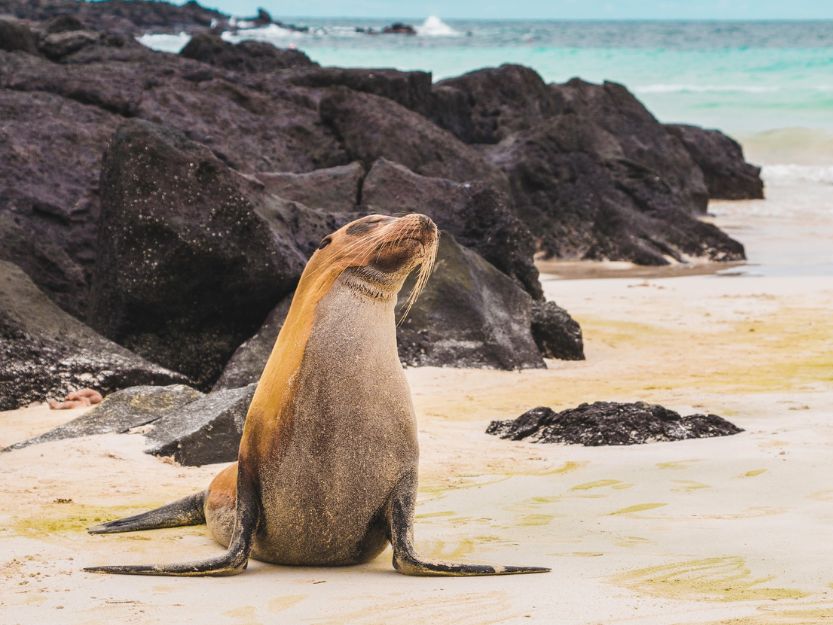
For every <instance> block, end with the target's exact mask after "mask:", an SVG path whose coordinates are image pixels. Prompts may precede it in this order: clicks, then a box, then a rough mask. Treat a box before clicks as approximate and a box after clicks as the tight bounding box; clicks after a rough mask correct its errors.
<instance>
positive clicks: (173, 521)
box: [87, 492, 205, 534]
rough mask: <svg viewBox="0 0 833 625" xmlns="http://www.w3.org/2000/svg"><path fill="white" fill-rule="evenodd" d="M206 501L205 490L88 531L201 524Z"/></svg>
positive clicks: (203, 521) (130, 530) (105, 531)
mask: <svg viewBox="0 0 833 625" xmlns="http://www.w3.org/2000/svg"><path fill="white" fill-rule="evenodd" d="M204 503H205V492H201V493H196V494H194V495H189V496H188V497H184V498H182V499H179V500H177V501H175V502H173V503H169V504H168V505H166V506H162V507H161V508H156V509H155V510H150V511H149V512H143V513H142V514H136V515H133V516H129V517H125V518H124V519H118V520H116V521H108V522H107V523H102V524H101V525H96V526H94V527H91V528H89V529H88V530H87V531H88V532H89V533H90V534H115V533H118V532H137V531H139V530H155V529H160V528H163V527H180V526H183V525H200V524H201V523H205V511H204V510H203V504H204Z"/></svg>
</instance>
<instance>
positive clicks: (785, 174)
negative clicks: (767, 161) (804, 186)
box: [761, 165, 833, 185]
mask: <svg viewBox="0 0 833 625" xmlns="http://www.w3.org/2000/svg"><path fill="white" fill-rule="evenodd" d="M761 176H762V177H763V179H764V182H818V183H821V184H829V185H833V165H764V167H763V168H762V169H761Z"/></svg>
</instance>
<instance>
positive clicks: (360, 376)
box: [85, 214, 549, 575]
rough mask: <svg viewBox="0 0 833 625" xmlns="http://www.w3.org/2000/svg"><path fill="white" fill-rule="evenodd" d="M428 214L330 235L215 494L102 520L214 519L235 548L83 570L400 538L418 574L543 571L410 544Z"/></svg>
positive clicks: (298, 561)
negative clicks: (405, 352) (407, 315)
mask: <svg viewBox="0 0 833 625" xmlns="http://www.w3.org/2000/svg"><path fill="white" fill-rule="evenodd" d="M437 241H438V233H437V227H436V225H434V222H432V221H431V220H430V219H429V218H428V217H426V216H424V215H418V214H411V215H406V216H404V217H399V218H395V217H388V216H383V215H369V216H366V217H363V218H361V219H358V220H356V221H354V222H352V223H350V224H347V225H346V226H344V227H343V228H341V229H340V230H338V231H336V232H334V233H333V234H330V235H328V236H326V237H324V239H323V240H322V241H321V244H320V246H319V248H318V249H317V250H316V251H315V253H314V254H313V255H312V257H311V258H310V260H309V262H308V263H307V266H306V268H305V269H304V272H303V275H302V276H301V280H300V282H299V283H298V288H297V290H296V292H295V296H294V298H293V300H292V305H291V306H290V309H289V313H288V315H287V317H286V322H285V323H284V325H283V328H282V329H281V331H280V334H279V335H278V339H277V341H276V343H275V347H274V348H273V350H272V353H271V355H270V357H269V360H268V362H267V363H266V367H265V368H264V370H263V374H262V376H261V378H260V381H259V383H258V386H257V390H256V392H255V395H254V397H253V399H252V402H251V406H250V407H249V411H248V413H247V416H246V422H245V424H244V428H243V435H242V438H241V441H240V450H239V454H238V461H237V462H236V463H235V464H232V465H231V466H229V467H227V468H226V469H224V470H223V471H221V472H220V473H219V474H218V475H217V477H216V478H215V479H214V480H213V481H212V482H211V485H210V486H209V487H208V490H206V491H205V492H202V493H197V494H195V495H191V496H190V497H186V498H184V499H181V500H179V501H177V502H174V503H172V504H169V505H167V506H163V507H162V508H158V509H156V510H152V511H150V512H146V513H144V514H139V515H136V516H132V517H128V518H125V519H121V520H117V521H111V522H109V523H104V524H102V525H98V526H96V527H93V528H90V530H89V531H90V532H91V533H93V534H104V533H111V532H127V531H134V530H144V529H153V528H160V527H174V526H180V525H195V524H199V523H207V525H208V528H209V530H210V532H211V534H212V536H213V537H214V538H215V539H216V540H217V541H218V542H219V543H220V544H222V545H224V546H225V547H227V551H226V553H225V554H223V555H221V556H218V557H214V558H210V559H207V560H202V561H195V562H188V563H183V564H168V565H139V566H130V565H128V566H99V567H92V568H87V569H85V570H87V571H92V572H101V573H124V574H135V575H234V574H236V573H240V572H242V571H243V570H244V569H245V568H246V565H247V563H248V560H249V557H254V558H255V559H257V560H262V561H266V562H273V563H277V564H287V565H312V566H338V565H348V564H358V563H361V562H367V561H368V560H371V559H372V558H374V557H375V556H376V555H378V554H379V553H380V552H381V551H382V550H383V549H384V548H385V546H386V545H387V543H388V542H390V543H391V544H392V546H393V565H394V567H395V568H396V570H397V571H399V572H400V573H405V574H407V575H503V574H511V573H541V572H546V571H548V570H549V569H546V568H540V567H518V566H503V567H502V566H489V565H474V564H452V563H445V562H428V561H425V560H423V559H421V558H420V557H419V556H418V555H417V553H416V552H415V550H414V547H413V543H412V533H413V519H414V504H415V501H416V492H417V463H418V456H419V450H418V446H417V427H416V418H415V415H414V409H413V405H412V403H411V394H410V389H409V388H408V383H407V380H406V378H405V375H404V372H403V370H402V366H401V364H400V362H399V357H398V354H397V349H396V328H395V318H394V312H395V311H394V308H395V305H396V300H397V294H398V292H399V290H400V289H401V288H402V285H403V283H404V282H405V279H406V278H407V276H408V275H409V274H410V273H411V272H412V271H413V270H414V269H415V268H416V267H417V266H420V267H421V269H420V271H419V274H418V276H417V279H416V284H415V287H414V289H413V291H412V292H411V295H410V297H409V300H408V307H410V305H411V304H413V301H414V299H415V298H416V296H417V295H418V294H419V291H420V290H421V288H422V287H423V286H424V284H425V281H426V280H427V278H428V275H429V273H430V271H431V268H432V265H433V263H434V258H435V255H436V251H437Z"/></svg>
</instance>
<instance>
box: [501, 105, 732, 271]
mask: <svg viewBox="0 0 833 625" xmlns="http://www.w3.org/2000/svg"><path fill="white" fill-rule="evenodd" d="M657 126H658V124H657ZM668 136H669V137H670V135H668ZM671 139H673V138H671ZM634 140H635V137H634ZM669 140H670V139H669ZM645 142H646V143H648V142H649V137H646V138H645ZM675 144H676V145H677V146H678V147H679V148H680V150H683V148H682V146H681V145H680V144H679V142H676V141H675ZM658 149H659V148H658ZM683 151H684V150H683ZM489 154H490V157H491V159H492V161H493V162H494V163H495V164H497V165H499V166H500V167H501V168H502V169H503V170H504V172H505V173H506V174H507V176H508V177H509V181H510V188H511V193H512V199H513V201H514V204H515V210H516V211H517V213H518V215H519V216H520V217H521V219H522V220H523V221H524V222H525V223H527V224H528V225H530V227H531V228H533V230H534V232H535V233H536V235H538V236H539V242H538V246H539V249H541V250H543V251H544V252H546V253H547V254H549V255H551V256H559V257H574V258H575V257H577V258H584V259H594V260H603V259H610V260H630V261H633V262H635V263H637V264H643V265H665V264H668V263H669V262H670V261H671V260H676V261H684V260H685V259H686V257H687V256H692V257H705V258H708V259H710V260H715V261H724V260H740V259H743V258H744V252H743V246H742V245H741V244H740V243H738V242H737V241H734V240H733V239H731V238H730V237H729V236H727V235H726V234H724V233H723V232H722V231H721V230H719V229H718V228H717V227H716V226H714V225H712V224H708V223H705V222H702V221H699V220H698V219H697V218H696V217H695V216H693V215H692V212H693V210H694V209H695V208H696V207H695V206H692V205H691V204H690V203H688V202H686V201H685V200H684V199H683V195H681V194H680V193H678V192H677V191H675V190H674V188H673V186H672V185H670V184H669V183H668V180H667V179H666V178H664V177H663V176H662V175H660V174H658V172H657V171H655V170H654V169H651V168H650V167H648V166H647V165H646V164H645V163H639V162H637V161H635V160H632V159H631V158H629V157H627V156H626V150H625V148H624V146H623V144H622V142H621V141H620V138H619V136H618V135H616V134H613V133H612V132H611V131H610V130H608V129H606V128H604V127H602V126H600V125H598V124H597V123H595V122H594V121H593V120H592V119H589V118H586V117H584V116H582V115H579V114H576V113H564V114H562V115H558V116H556V117H553V118H551V119H549V120H547V121H545V122H542V123H541V124H539V125H537V126H536V127H534V128H532V129H530V130H525V131H521V132H518V133H515V134H513V135H511V136H510V137H508V138H507V139H504V140H503V141H502V142H501V143H499V144H497V145H495V146H492V147H491V148H490V150H489ZM685 158H688V157H687V154H686V156H685ZM689 167H690V168H692V169H695V170H696V166H695V165H694V164H693V163H689ZM533 226H534V227H533Z"/></svg>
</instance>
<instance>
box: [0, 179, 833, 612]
mask: <svg viewBox="0 0 833 625" xmlns="http://www.w3.org/2000/svg"><path fill="white" fill-rule="evenodd" d="M804 191H805V195H804V196H803V197H805V198H806V197H812V196H807V195H806V193H811V192H817V193H819V194H822V195H823V193H824V191H825V189H824V188H823V187H819V188H816V189H815V191H813V190H812V189H805V190H804ZM791 193H792V191H791V190H790V189H789V188H787V187H783V186H778V185H777V184H775V185H771V186H770V188H768V194H769V196H770V198H771V199H770V200H767V201H766V202H741V203H733V204H721V203H717V204H714V205H713V207H712V208H713V212H715V213H716V215H717V220H718V223H719V225H720V226H721V227H723V228H725V229H726V230H727V231H728V232H729V233H730V234H732V235H733V236H737V237H738V238H739V239H740V240H742V241H743V242H744V243H745V244H746V246H747V252H748V255H749V258H750V263H749V265H744V266H740V267H733V268H731V269H728V270H724V271H723V272H722V273H718V274H716V275H714V274H713V275H691V276H688V277H664V276H662V274H653V275H648V274H644V273H643V274H642V275H636V276H635V275H628V274H627V273H621V274H618V275H619V276H621V277H615V275H613V276H611V274H610V272H612V271H616V269H615V268H614V269H610V268H608V269H609V271H608V273H607V274H604V275H605V277H601V278H596V279H588V278H586V277H579V279H569V280H567V279H559V278H556V277H554V276H551V275H544V276H542V278H543V280H542V283H543V285H544V289H545V292H546V295H547V297H548V298H551V299H554V300H555V301H557V302H558V303H559V304H561V305H563V306H565V307H566V308H568V309H569V310H570V312H571V313H572V314H573V315H574V316H575V317H576V319H577V320H578V321H579V322H580V323H581V325H582V328H583V331H584V336H585V345H586V353H587V360H586V361H583V362H564V361H549V362H548V365H549V367H548V369H546V370H531V371H524V372H521V373H517V372H502V371H484V370H461V369H438V368H422V369H409V370H408V372H407V375H408V378H409V380H410V382H411V385H412V389H413V393H414V401H415V405H416V409H417V413H418V416H419V422H420V438H421V440H420V442H421V446H422V456H421V485H420V499H419V504H418V509H417V514H418V523H417V533H416V541H417V545H418V546H419V548H420V549H421V551H422V552H423V553H424V554H426V555H429V556H432V557H443V558H448V559H459V560H464V561H472V562H493V563H500V564H532V565H545V566H549V567H552V569H553V571H552V573H550V574H546V575H535V576H522V577H503V578H458V579H440V578H424V579H423V578H410V577H405V576H401V575H397V574H396V573H395V572H394V571H393V570H392V568H391V565H390V557H391V556H390V551H389V550H388V551H386V552H385V553H383V554H382V555H381V556H380V557H379V558H377V559H376V560H375V561H373V562H372V563H370V564H368V565H365V566H358V567H350V568H342V569H317V568H288V567H279V566H272V565H264V564H261V563H258V562H252V563H251V565H250V567H249V570H248V571H247V572H246V573H245V574H243V575H241V576H238V577H234V578H222V579H164V578H130V579H129V580H127V579H125V578H122V577H107V576H98V575H91V574H85V573H83V572H82V571H81V567H83V566H87V565H93V564H113V563H147V562H154V561H175V560H183V559H192V558H198V557H202V556H207V555H210V554H213V553H216V552H218V550H219V547H218V546H217V545H216V544H214V543H213V542H212V540H211V539H210V538H209V537H208V536H207V534H206V532H205V529H204V527H199V526H198V527H192V528H176V529H169V530H159V531H154V532H144V533H136V534H124V535H111V536H89V535H87V534H86V532H85V531H84V528H85V527H87V526H88V525H91V524H94V523H96V522H98V521H102V520H108V519H112V518H116V517H120V516H124V515H126V514H131V513H135V512H139V511H143V510H145V509H148V508H150V507H153V506H156V505H159V504H162V503H165V502H167V501H170V500H173V499H175V498H178V497H181V496H183V495H185V494H188V493H191V492H193V491H196V490H198V489H202V488H204V487H205V486H206V484H207V483H208V481H209V480H210V479H211V477H212V476H213V475H214V474H215V473H216V472H217V471H218V469H219V468H220V467H219V466H218V465H214V466H204V467H200V468H191V467H181V466H177V465H175V464H173V463H171V462H165V461H164V460H161V459H159V458H156V457H153V456H149V455H145V454H144V453H142V448H143V445H142V439H141V437H140V436H138V435H106V436H98V437H88V438H82V439H74V440H67V441H60V442H55V443H49V444H44V445H38V446H33V447H29V448H26V449H22V450H18V451H15V452H11V453H9V454H4V455H2V456H0V463H2V472H1V473H0V475H2V477H0V484H2V488H0V563H2V567H0V577H1V578H2V587H3V592H2V593H0V616H2V618H0V621H2V622H3V623H4V624H8V625H14V624H29V623H67V624H69V623H78V624H94V623H112V622H119V623H152V622H166V623H190V622H194V623H196V622H200V623H229V624H255V623H274V622H286V623H344V622H350V623H367V624H371V623H372V624H376V623H378V624H383V623H392V622H414V623H420V622H427V621H429V620H430V621H431V622H435V623H456V624H460V625H468V624H478V625H479V624H486V623H530V622H534V623H556V622H557V623H561V624H565V625H566V624H570V625H572V624H576V625H579V624H587V625H591V624H602V623H604V624H606V625H607V624H612V623H622V624H624V623H627V624H634V625H636V624H638V625H643V624H644V625H648V624H657V625H672V624H681V625H682V624H693V623H725V624H730V623H731V624H733V625H742V624H755V625H759V624H760V625H770V624H771V625H793V624H798V623H812V624H817V623H826V622H829V621H833V572H831V571H830V562H831V561H833V486H832V485H831V482H830V476H831V473H830V457H831V456H830V449H831V445H833V408H831V406H833V350H831V345H833V323H831V322H830V310H831V308H833V277H831V276H830V274H829V273H828V275H819V274H823V273H824V272H822V271H817V270H816V268H817V267H823V266H825V265H824V259H823V253H824V250H825V245H829V244H830V234H829V233H830V232H833V229H831V228H830V225H831V224H830V223H829V221H828V222H825V221H824V219H823V218H822V217H819V216H818V213H816V217H815V219H816V220H818V221H816V222H815V223H808V222H807V220H806V219H799V218H798V217H796V215H795V214H794V213H793V214H789V215H787V216H786V217H785V216H784V214H783V213H781V216H780V217H778V216H772V215H775V214H776V213H775V212H772V211H769V212H768V211H767V210H765V209H768V208H772V207H773V206H775V205H776V203H780V202H782V201H785V202H786V201H789V200H790V198H791ZM822 195H820V197H822ZM755 214H757V215H758V217H756V218H752V217H750V216H751V215H755ZM786 224H788V225H789V227H790V228H794V229H797V230H798V231H800V232H803V233H805V235H804V239H802V238H800V237H796V232H795V231H787V230H785V228H786V227H787V226H786ZM787 242H789V244H788V243H787ZM813 250H815V251H816V252H817V253H818V254H817V257H813V259H809V260H808V258H807V255H810V254H812V253H813ZM819 254H821V256H819ZM819 259H821V260H819ZM549 269H552V268H551V267H550V268H549ZM556 269H557V268H556ZM658 276H659V277H658ZM573 277H576V276H573ZM596 400H618V401H635V400H644V401H649V402H656V403H661V404H663V405H665V406H667V407H669V408H672V409H674V410H677V411H678V412H681V413H684V414H687V413H689V412H713V413H716V414H719V415H722V416H724V417H726V418H728V419H729V420H731V421H733V422H734V423H735V424H737V425H739V426H741V427H742V428H744V429H745V432H744V433H742V434H740V435H737V436H733V437H727V438H719V439H706V440H691V441H684V442H674V443H655V444H648V445H640V446H633V447H618V448H617V447H613V448H612V447H604V448H582V447H575V446H570V447H566V446H558V445H534V444H530V443H516V442H509V441H503V440H499V439H496V438H494V437H491V436H488V435H486V434H485V433H484V430H485V428H486V426H487V425H488V423H489V421H490V420H491V419H497V418H513V417H515V416H517V415H518V414H520V413H522V412H523V411H525V410H527V409H529V408H532V407H534V406H539V405H547V406H551V407H552V408H554V409H563V408H568V407H573V406H575V405H577V404H579V403H581V402H585V401H596ZM82 412H83V411H68V412H53V411H50V410H49V409H48V408H47V407H46V406H45V405H36V406H32V407H29V408H25V409H21V410H16V411H11V412H5V413H0V446H4V445H7V444H10V443H13V442H16V441H18V440H22V439H25V438H27V437H29V436H31V435H34V434H38V433H41V432H44V431H46V430H48V429H49V428H51V427H54V426H55V425H57V424H59V423H62V422H64V421H66V420H69V419H72V418H75V417H77V416H78V415H79V414H82Z"/></svg>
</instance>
